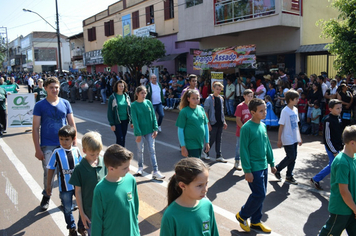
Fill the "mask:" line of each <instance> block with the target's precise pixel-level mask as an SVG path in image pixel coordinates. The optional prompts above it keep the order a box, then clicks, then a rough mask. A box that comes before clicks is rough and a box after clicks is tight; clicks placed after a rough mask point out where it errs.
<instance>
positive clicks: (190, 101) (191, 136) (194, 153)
mask: <svg viewBox="0 0 356 236" xmlns="http://www.w3.org/2000/svg"><path fill="white" fill-rule="evenodd" d="M199 99H200V98H199V92H198V91H197V90H195V89H188V90H187V91H186V92H185V93H184V95H183V97H182V100H181V102H180V105H179V109H180V110H181V111H180V112H179V115H178V119H177V122H176V126H177V127H178V139H179V143H180V146H181V152H182V156H184V157H188V156H189V157H200V155H201V151H202V149H203V148H204V139H205V143H206V144H205V152H209V149H210V146H209V128H208V119H207V117H206V114H205V111H204V108H203V107H202V106H200V105H199Z"/></svg>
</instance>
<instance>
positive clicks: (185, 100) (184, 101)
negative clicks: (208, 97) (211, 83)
mask: <svg viewBox="0 0 356 236" xmlns="http://www.w3.org/2000/svg"><path fill="white" fill-rule="evenodd" d="M192 94H196V95H198V97H200V94H199V92H198V91H197V90H195V89H188V90H187V91H186V92H185V93H184V94H183V97H182V99H181V101H180V103H179V109H180V110H182V109H183V108H184V107H186V106H189V102H188V98H190V96H191V95H192Z"/></svg>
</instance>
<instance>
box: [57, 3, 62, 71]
mask: <svg viewBox="0 0 356 236" xmlns="http://www.w3.org/2000/svg"><path fill="white" fill-rule="evenodd" d="M56 18H57V42H58V63H59V68H58V69H59V74H61V73H62V57H61V41H60V34H59V19H58V3H57V0H56Z"/></svg>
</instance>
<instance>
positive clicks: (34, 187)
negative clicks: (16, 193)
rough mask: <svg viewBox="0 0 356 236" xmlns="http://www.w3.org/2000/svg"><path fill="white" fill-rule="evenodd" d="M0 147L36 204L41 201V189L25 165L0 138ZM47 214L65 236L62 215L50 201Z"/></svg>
mask: <svg viewBox="0 0 356 236" xmlns="http://www.w3.org/2000/svg"><path fill="white" fill-rule="evenodd" d="M0 146H1V148H2V150H3V151H4V152H5V154H6V156H7V157H8V158H9V160H10V161H11V162H12V164H13V165H14V166H15V168H16V170H17V171H18V173H19V175H20V176H21V177H22V179H23V180H24V181H25V183H26V184H27V185H28V187H29V188H30V189H31V191H32V193H33V195H34V196H35V197H36V198H37V199H38V202H40V201H41V200H42V191H43V189H42V188H41V187H40V186H39V184H38V183H37V182H36V180H35V179H34V178H33V177H32V175H31V174H30V173H29V172H28V171H27V169H26V167H25V165H24V164H22V162H21V161H20V160H19V159H18V158H17V156H16V155H15V153H14V152H13V151H12V149H11V148H10V147H9V146H8V145H7V144H6V143H5V142H4V140H3V139H2V138H0ZM47 212H48V214H49V215H50V216H51V217H52V219H53V221H54V222H55V223H56V224H57V226H58V228H59V230H60V231H61V232H62V233H63V235H67V233H68V232H67V230H66V228H67V225H66V223H65V221H64V220H63V213H62V212H61V211H60V210H59V209H58V207H57V206H56V204H54V202H53V201H52V200H50V204H49V208H48V210H47Z"/></svg>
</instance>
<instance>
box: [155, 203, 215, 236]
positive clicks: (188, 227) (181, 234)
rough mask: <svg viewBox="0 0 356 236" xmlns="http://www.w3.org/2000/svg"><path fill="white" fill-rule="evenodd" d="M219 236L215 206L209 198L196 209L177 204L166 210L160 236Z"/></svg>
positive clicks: (172, 204)
mask: <svg viewBox="0 0 356 236" xmlns="http://www.w3.org/2000/svg"><path fill="white" fill-rule="evenodd" d="M168 235H169V236H197V235H204V236H218V235H219V232H218V227H217V225H216V221H215V215H214V209H213V205H212V204H211V202H210V201H209V200H208V199H207V198H203V199H202V200H200V201H199V203H198V205H197V206H195V207H182V206H180V205H179V204H177V203H176V202H172V203H171V205H169V206H168V207H167V209H166V210H165V212H164V214H163V217H162V222H161V233H160V236H168Z"/></svg>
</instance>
